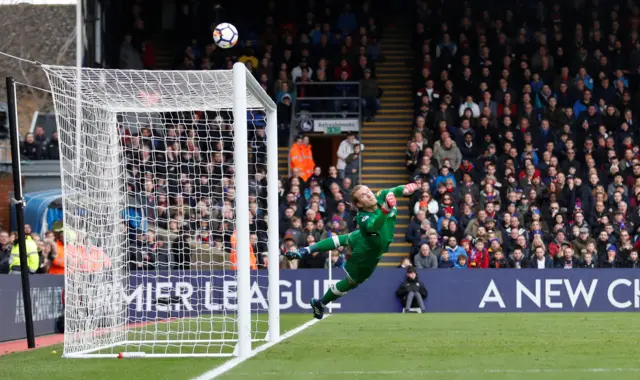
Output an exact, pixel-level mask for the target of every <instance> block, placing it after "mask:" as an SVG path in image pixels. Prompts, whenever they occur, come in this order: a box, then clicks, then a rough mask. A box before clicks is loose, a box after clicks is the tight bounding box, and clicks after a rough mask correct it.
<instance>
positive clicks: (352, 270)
mask: <svg viewBox="0 0 640 380" xmlns="http://www.w3.org/2000/svg"><path fill="white" fill-rule="evenodd" d="M373 244H375V242H374V243H373ZM373 244H372V243H369V242H368V241H367V239H366V238H365V237H364V236H362V235H360V233H359V231H355V232H353V233H352V235H351V236H350V238H349V244H348V246H347V257H348V258H347V262H346V263H345V264H344V271H345V272H346V273H347V277H348V278H349V279H350V280H351V281H352V282H354V283H356V284H361V283H363V282H364V281H365V280H366V279H368V278H369V277H371V275H372V274H373V272H374V271H375V270H376V267H377V266H378V262H380V258H381V257H382V252H383V250H381V249H380V247H375V246H372V245H373Z"/></svg>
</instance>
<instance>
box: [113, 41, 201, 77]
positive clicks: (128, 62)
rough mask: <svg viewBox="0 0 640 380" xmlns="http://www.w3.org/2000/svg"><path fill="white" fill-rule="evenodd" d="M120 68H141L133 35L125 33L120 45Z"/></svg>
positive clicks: (140, 60) (140, 59) (139, 56)
mask: <svg viewBox="0 0 640 380" xmlns="http://www.w3.org/2000/svg"><path fill="white" fill-rule="evenodd" d="M191 64H193V61H191ZM120 68H121V69H124V70H142V69H143V68H144V67H143V65H142V57H141V55H140V52H139V51H138V50H136V48H135V47H134V45H133V36H132V35H131V33H127V34H125V36H124V40H123V41H122V45H120Z"/></svg>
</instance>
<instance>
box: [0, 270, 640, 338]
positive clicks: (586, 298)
mask: <svg viewBox="0 0 640 380" xmlns="http://www.w3.org/2000/svg"><path fill="white" fill-rule="evenodd" d="M419 273H420V278H421V281H423V282H424V284H425V286H426V287H427V289H428V290H429V297H428V299H427V302H426V306H427V312H560V311H563V312H567V311H584V312H620V311H626V312H630V311H637V310H639V309H640V271H637V270H635V269H612V270H608V269H601V270H564V269H546V270H533V269H531V270H528V269H522V270H491V269H485V270H422V271H420V272H419ZM141 274H142V273H140V274H139V275H138V276H135V277H131V283H130V285H131V286H130V289H131V290H130V291H129V292H128V294H124V292H123V291H122V289H121V288H120V289H114V288H113V287H111V286H109V285H105V286H104V287H97V288H96V289H94V290H95V294H94V295H92V296H91V297H90V299H92V300H93V302H94V305H90V306H91V307H92V308H94V309H95V310H102V312H103V313H104V314H105V315H112V313H113V312H118V311H119V310H117V309H118V308H122V307H123V306H122V305H124V304H128V307H129V315H130V319H131V321H136V322H144V321H153V320H159V319H160V320H161V319H164V318H182V317H193V316H195V315H198V314H202V313H217V312H221V311H224V310H233V309H234V308H235V304H234V303H235V289H234V288H235V282H233V281H226V282H224V283H223V281H222V279H223V277H222V273H198V276H194V275H193V274H192V275H189V274H188V273H185V274H184V275H181V276H175V275H173V274H172V276H171V278H168V277H165V276H163V275H162V273H160V274H159V275H158V274H155V273H153V274H149V275H145V276H141ZM334 277H335V276H334ZM227 278H229V277H227ZM326 278H327V272H326V270H321V269H308V270H297V271H282V272H281V275H280V279H281V281H280V286H281V290H280V293H281V298H280V304H281V309H282V311H283V312H289V313H300V312H309V305H308V300H309V299H310V298H311V297H319V296H320V295H321V294H322V293H323V292H324V290H325V289H326V288H327V287H328V286H329V285H330V282H329V281H328V280H326ZM403 278H404V271H403V270H400V269H382V270H378V271H377V272H376V273H375V274H374V275H373V276H372V277H371V278H370V279H369V281H367V282H365V283H364V284H362V285H361V286H360V287H359V288H357V289H355V290H353V291H351V292H350V293H348V294H347V295H346V296H345V297H343V298H342V299H340V302H337V303H334V304H333V311H334V312H338V313H341V312H342V313H365V312H366V313H372V312H373V313H394V312H399V311H400V310H401V306H400V302H399V301H398V299H397V298H396V297H395V291H396V288H397V287H398V285H399V284H400V283H401V282H402V280H403ZM258 281H260V283H258ZM31 285H32V291H31V292H32V299H33V302H34V313H35V315H34V320H35V324H36V333H37V334H38V335H42V334H48V333H53V332H54V331H55V319H56V317H57V316H58V315H60V312H61V311H62V305H61V300H60V295H61V292H62V286H63V278H62V277H61V276H48V275H41V276H31ZM258 285H260V286H258ZM265 285H266V278H265V277H264V276H260V277H258V276H255V277H254V278H253V280H252V298H253V309H254V310H266V307H267V294H266V290H265V289H266V287H265ZM0 295H1V297H0V299H2V300H3V302H4V305H3V307H1V308H0V341H4V340H10V339H18V338H22V337H23V336H24V324H23V319H24V318H23V315H22V295H21V293H20V277H19V276H11V275H7V276H0ZM158 300H160V301H161V302H158ZM122 301H124V302H122Z"/></svg>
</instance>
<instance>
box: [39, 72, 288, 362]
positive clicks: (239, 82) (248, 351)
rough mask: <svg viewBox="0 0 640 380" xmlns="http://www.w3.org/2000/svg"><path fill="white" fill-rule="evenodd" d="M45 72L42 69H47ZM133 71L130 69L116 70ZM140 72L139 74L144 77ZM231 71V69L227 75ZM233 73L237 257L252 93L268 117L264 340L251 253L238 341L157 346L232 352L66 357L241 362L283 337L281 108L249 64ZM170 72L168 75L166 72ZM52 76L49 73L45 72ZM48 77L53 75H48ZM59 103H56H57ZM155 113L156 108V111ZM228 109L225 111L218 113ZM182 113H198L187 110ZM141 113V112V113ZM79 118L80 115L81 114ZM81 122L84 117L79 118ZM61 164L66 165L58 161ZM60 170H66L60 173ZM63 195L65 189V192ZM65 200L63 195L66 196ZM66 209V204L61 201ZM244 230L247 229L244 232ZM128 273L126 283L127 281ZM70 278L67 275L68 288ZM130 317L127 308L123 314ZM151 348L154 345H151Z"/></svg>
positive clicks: (245, 261)
mask: <svg viewBox="0 0 640 380" xmlns="http://www.w3.org/2000/svg"><path fill="white" fill-rule="evenodd" d="M47 67H53V66H48V65H43V68H45V70H46V69H47ZM117 71H132V70H117ZM144 71H145V70H139V71H138V72H144ZM224 71H229V70H224ZM231 71H232V77H233V79H232V88H233V96H232V97H233V109H232V111H233V128H234V133H233V143H234V153H233V154H234V169H235V170H234V172H235V191H236V205H235V207H236V213H235V214H236V225H237V226H238V228H237V229H236V233H237V246H236V250H237V252H250V239H249V237H250V234H249V162H248V161H249V160H248V154H249V149H248V132H247V112H248V111H251V109H252V108H249V107H248V106H247V95H248V93H249V91H250V92H251V95H253V96H254V97H255V98H257V99H258V100H259V102H260V103H261V106H262V107H264V111H265V113H266V129H265V132H266V135H267V139H266V140H267V141H266V145H267V165H266V166H267V176H266V179H267V186H268V191H267V214H268V219H267V223H268V226H269V228H268V230H267V236H268V241H267V248H268V256H267V257H268V262H269V264H268V293H267V294H268V297H267V302H268V331H267V333H266V337H265V338H264V339H252V331H251V325H252V323H251V321H252V320H251V318H252V310H251V268H250V266H251V261H250V258H249V255H248V254H238V255H237V263H236V266H237V270H236V281H237V290H236V294H237V312H236V324H237V339H206V340H170V341H167V340H163V341H157V342H158V343H160V342H162V343H178V344H179V343H184V344H188V343H234V342H235V343H236V345H235V350H234V352H233V353H164V354H163V353H144V352H128V353H127V352H123V353H122V356H121V355H119V354H118V353H95V352H96V351H102V350H105V349H110V348H114V347H118V346H126V345H130V344H139V343H140V341H132V340H123V341H118V342H115V343H113V344H108V345H101V346H97V347H95V348H91V349H87V350H84V351H79V352H73V353H65V354H63V357H64V358H79V359H89V358H117V357H135V358H142V357H146V358H153V357H157V358H170V357H172V358H178V357H231V356H236V357H238V358H240V359H246V358H248V357H250V356H251V355H252V351H253V347H252V343H253V342H265V341H266V342H270V343H275V342H278V341H279V340H280V338H281V335H280V272H279V261H280V248H279V228H278V227H279V218H278V215H279V207H278V192H277V186H278V185H277V184H278V141H277V136H278V132H277V128H278V126H277V125H278V124H277V106H276V104H275V102H274V101H273V100H272V99H271V98H270V97H269V96H268V95H267V93H266V92H265V91H264V90H263V89H262V87H261V86H260V84H259V83H258V81H257V80H256V79H255V78H254V77H253V75H252V74H251V73H250V72H249V71H248V70H247V69H246V67H245V65H244V64H242V63H240V62H237V63H235V64H234V65H233V69H232V70H231ZM164 72H170V71H164ZM47 74H49V73H47ZM48 76H49V75H48ZM81 77H82V75H81V73H78V76H77V77H76V79H75V80H76V81H77V82H76V85H77V87H76V88H81ZM54 103H55V102H54ZM81 107H82V95H79V96H78V97H76V109H81ZM152 108H153V107H152ZM220 109H227V108H220ZM109 110H110V111H112V112H136V110H135V109H131V108H130V107H126V106H123V107H121V108H110V109H109ZM210 110H215V108H212V109H210ZM162 111H174V110H170V109H168V110H162ZM180 111H196V110H195V109H189V107H184V109H180ZM138 112H140V110H139V109H138ZM78 115H82V113H81V112H78ZM80 117H81V116H80ZM75 128H76V136H78V135H79V134H78V132H79V131H80V130H81V128H82V120H77V122H76V125H75ZM60 163H61V165H62V160H61V161H60ZM61 169H62V168H61ZM63 193H64V189H63ZM63 198H64V195H63ZM63 204H64V202H63ZM240 226H245V227H244V228H241V227H240ZM128 275H129V272H128V270H127V278H128V277H129V276H128ZM67 280H68V277H67V276H66V275H65V284H66V283H67ZM67 297H69V293H68V292H65V303H67V301H68V300H67V299H66V298H67ZM125 310H126V311H125V313H126V315H127V316H128V314H129V309H128V308H126V309H125ZM163 322H164V321H156V322H154V323H163ZM130 325H131V323H130V322H129V321H127V322H126V324H125V326H126V330H129V329H130V328H131V327H129V326H130ZM145 342H147V343H153V342H156V341H153V340H149V341H145Z"/></svg>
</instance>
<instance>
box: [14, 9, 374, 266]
mask: <svg viewBox="0 0 640 380" xmlns="http://www.w3.org/2000/svg"><path fill="white" fill-rule="evenodd" d="M263 6H264V7H265V9H264V12H262V13H260V12H258V13H256V15H259V16H258V17H259V18H260V19H259V20H257V22H255V23H253V24H251V25H248V26H246V25H243V24H242V22H241V21H240V20H239V21H238V22H237V23H236V26H238V28H239V29H240V31H241V33H242V38H241V42H240V43H239V44H238V46H237V47H235V48H233V49H229V50H222V49H220V48H218V47H217V46H216V45H215V44H214V43H213V42H212V40H211V34H210V33H208V34H207V35H206V36H205V35H203V34H202V33H199V32H197V31H196V30H197V28H195V27H194V28H180V33H179V34H180V35H179V36H178V39H179V43H185V45H182V46H184V47H183V48H181V49H180V55H179V59H177V61H176V64H175V67H174V68H176V69H181V70H198V69H200V70H205V69H222V68H230V67H231V66H232V65H233V63H234V62H236V61H239V62H243V63H244V64H245V65H246V67H247V68H248V69H249V70H251V71H252V72H253V73H254V75H255V77H256V79H257V80H258V82H259V83H260V84H261V85H262V86H263V88H264V89H265V91H266V92H267V93H268V94H269V95H270V96H272V97H273V99H274V100H275V101H276V103H277V104H278V120H279V123H280V125H281V126H282V128H281V132H282V133H279V135H278V140H279V144H281V145H288V142H289V141H288V140H289V125H290V121H291V116H292V110H291V107H292V104H293V100H294V99H297V100H298V104H299V109H298V110H306V111H309V112H321V113H325V115H331V114H335V115H336V117H344V116H346V115H347V113H351V114H353V112H356V111H357V109H358V105H359V104H358V103H359V101H358V100H356V99H353V97H357V96H358V91H357V87H356V86H354V85H353V83H357V82H358V81H359V82H360V84H361V88H362V91H361V93H362V99H361V101H360V103H361V106H362V109H363V115H364V116H365V117H367V118H373V117H374V115H375V112H376V111H377V108H378V98H379V97H380V95H381V91H379V89H378V86H377V82H376V80H375V63H376V62H377V61H379V60H380V58H381V55H380V37H381V35H380V33H381V28H380V27H379V25H380V22H379V21H378V20H379V16H378V15H376V14H375V13H374V10H373V6H372V5H371V4H370V2H369V1H365V2H363V3H360V4H359V5H358V7H357V8H355V7H354V8H353V9H352V8H351V5H350V4H348V3H347V4H344V5H343V4H340V5H335V6H324V5H320V4H318V5H317V6H316V5H313V4H311V5H310V6H309V7H305V6H302V5H301V6H300V7H298V8H299V9H298V11H296V12H297V14H293V15H292V14H291V12H289V11H286V10H285V9H284V8H283V7H285V8H286V4H281V3H280V2H268V3H267V4H263V5H260V7H263ZM131 10H132V12H131V15H130V18H131V20H130V21H131V23H130V24H131V26H132V28H131V29H130V30H126V31H125V33H124V38H123V43H122V45H121V49H120V68H123V69H142V68H147V69H153V68H155V60H154V51H155V47H154V45H153V43H152V41H150V35H151V34H152V33H151V31H150V30H149V28H148V27H147V25H148V20H145V18H144V16H145V14H146V12H145V11H144V9H143V4H142V2H134V4H133V7H132V9H131ZM224 13H225V10H224V9H223V8H222V7H220V6H214V7H213V8H212V9H208V8H206V7H204V8H203V7H202V6H200V7H194V6H193V5H187V4H184V5H181V6H180V7H179V12H178V19H177V20H178V21H177V22H179V23H180V24H181V25H185V22H186V21H188V20H191V21H193V20H196V21H193V22H194V24H198V23H202V22H205V21H206V20H209V21H208V22H209V23H210V22H211V20H219V19H221V18H223V17H224V16H223V15H224ZM294 13H295V12H294ZM125 18H127V17H125ZM254 18H255V17H254ZM253 21H256V20H253ZM216 23H217V21H216V22H214V23H213V24H211V25H209V24H207V26H206V28H209V26H211V28H213V27H214V26H215V25H216ZM186 24H189V23H188V22H187V23H186ZM206 28H205V30H208V29H206ZM327 81H336V82H339V81H341V82H345V84H344V85H342V84H337V85H330V86H321V85H318V86H312V85H311V84H312V83H316V82H320V83H321V82H327ZM296 88H297V90H296ZM305 97H306V98H309V99H308V100H305ZM320 97H333V98H335V99H328V100H322V99H320V100H317V98H320ZM341 97H343V98H346V99H339V98H341ZM314 98H315V99H314ZM162 118H163V119H164V120H165V123H162V125H148V126H146V125H142V126H133V125H129V124H127V123H126V122H125V121H122V123H121V126H120V133H121V136H122V139H121V140H122V147H123V151H124V152H125V154H126V174H127V176H126V177H127V183H126V186H127V191H128V195H129V197H128V198H129V199H128V206H129V209H128V211H127V213H128V214H127V216H126V218H127V225H126V226H125V228H126V231H127V234H128V236H129V237H128V247H129V254H128V259H129V263H130V264H129V265H130V268H131V269H132V270H135V269H148V268H157V267H163V266H164V267H190V266H193V265H194V261H195V260H196V259H195V257H194V256H196V255H197V256H202V254H203V252H205V251H206V252H210V251H218V252H222V251H224V252H225V256H224V258H220V257H218V258H216V257H215V256H211V260H213V261H215V260H220V261H222V260H225V261H231V267H233V266H234V265H235V241H236V239H235V226H234V220H235V214H234V213H235V210H234V201H235V192H234V189H233V185H234V170H233V143H232V142H233V132H232V126H231V124H230V123H228V122H227V120H230V119H231V117H230V115H223V114H221V113H210V112H184V113H179V114H166V115H162ZM248 120H249V125H248V127H249V130H250V133H249V140H250V142H249V145H250V146H249V149H250V164H251V165H250V177H251V178H250V214H251V215H250V222H251V225H250V233H251V251H252V256H251V257H252V261H251V265H252V268H254V269H256V268H264V267H266V266H267V265H268V259H267V255H266V250H267V247H266V241H267V236H266V231H267V229H268V227H267V213H266V203H265V202H266V144H265V142H266V140H265V139H266V136H265V131H264V127H265V121H264V116H263V115H259V114H254V113H251V114H249V115H248ZM41 129H42V128H40V127H37V128H36V129H35V131H34V133H33V134H28V135H26V136H25V138H24V141H23V144H22V148H21V153H22V157H23V159H27V160H39V159H59V157H58V147H57V144H58V140H57V134H54V135H53V136H52V137H51V138H50V139H43V138H41V137H40V136H41V134H42V133H43V131H41ZM346 141H347V142H346V143H345V146H344V147H343V146H341V152H342V153H341V154H342V156H341V158H340V161H339V163H338V167H337V168H336V167H331V168H329V170H328V175H327V176H326V177H325V175H324V173H322V170H321V169H320V167H317V166H315V163H314V160H313V153H312V151H311V146H310V144H309V141H308V138H306V137H302V136H300V138H299V139H296V145H294V147H297V148H299V149H297V150H296V149H293V150H292V153H291V158H292V166H293V169H292V175H291V177H290V178H289V179H288V180H285V179H283V180H282V181H280V183H279V184H278V187H279V196H280V215H279V219H280V232H281V239H282V249H283V250H285V249H289V248H291V246H292V245H297V246H302V245H307V244H310V243H313V242H314V241H317V240H319V239H323V238H325V237H327V236H331V235H332V234H335V233H344V232H345V231H349V230H352V229H353V222H352V215H351V212H350V208H349V207H348V205H347V203H346V202H345V201H346V200H348V198H349V197H348V194H349V192H350V189H351V188H352V187H353V186H354V185H355V184H356V183H357V179H358V171H359V168H360V165H359V162H360V160H359V153H360V150H359V149H360V145H359V144H358V143H357V140H356V139H355V136H350V137H349V138H348V139H347V140H346ZM354 146H355V148H354ZM63 235H64V234H62V236H63ZM160 236H163V238H160ZM63 248H64V247H62V248H61V249H63ZM227 254H229V255H227ZM41 256H44V257H45V258H48V259H49V258H51V255H47V254H45V255H41ZM54 256H55V255H54ZM329 256H330V257H331V263H332V265H334V266H337V267H339V266H341V265H342V263H343V261H344V256H343V252H341V251H336V252H331V253H320V254H317V255H313V256H310V257H308V258H305V260H302V261H301V262H299V263H298V262H292V263H289V262H285V261H283V262H282V263H281V265H283V266H285V267H289V268H296V267H301V268H303V267H324V266H325V265H328V264H327V258H328V257H329ZM203 260H206V259H203ZM42 261H43V262H44V261H46V260H42ZM50 261H51V260H48V262H50ZM16 269H17V268H16Z"/></svg>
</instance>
